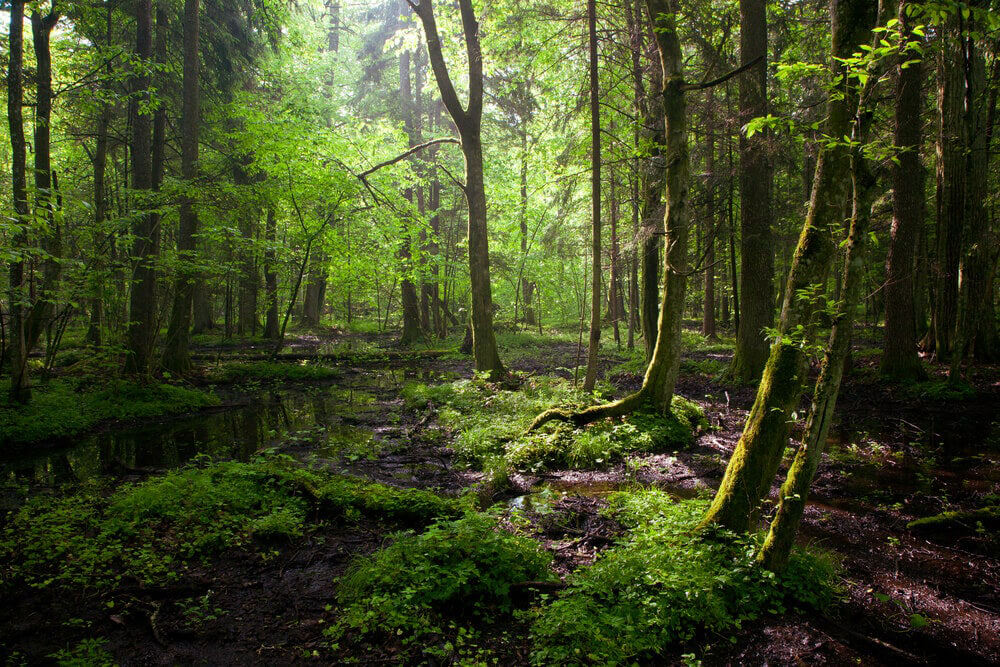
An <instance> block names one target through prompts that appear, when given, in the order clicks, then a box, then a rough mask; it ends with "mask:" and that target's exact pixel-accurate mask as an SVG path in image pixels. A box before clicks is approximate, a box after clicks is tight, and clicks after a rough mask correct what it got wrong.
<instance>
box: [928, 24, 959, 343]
mask: <svg viewBox="0 0 1000 667" xmlns="http://www.w3.org/2000/svg"><path fill="white" fill-rule="evenodd" d="M960 22H961V19H960V18H959V16H958V14H957V12H956V14H955V15H953V16H952V17H951V18H949V19H948V22H947V24H946V26H944V28H943V30H942V34H941V41H942V44H941V49H940V51H941V55H940V59H939V62H938V112H939V118H938V145H937V158H938V159H937V163H938V167H937V168H938V174H937V178H938V194H937V196H938V202H937V205H938V210H937V227H938V236H937V248H936V253H935V254H936V262H935V267H934V270H935V276H934V283H935V289H934V314H933V318H932V319H933V328H934V335H933V350H934V354H935V356H936V357H937V358H938V359H940V360H947V359H949V358H950V356H949V355H950V354H951V352H952V348H953V338H954V335H955V325H956V323H957V321H958V272H959V262H960V261H961V257H962V242H963V239H962V236H963V233H964V229H965V200H966V196H967V192H966V176H967V173H966V168H965V149H966V139H967V136H968V134H967V128H966V120H967V118H966V116H965V113H964V111H963V107H964V106H965V90H964V89H965V77H964V75H963V72H962V64H963V62H964V61H965V48H964V43H965V40H964V39H963V37H962V34H961V32H962V31H961V26H960Z"/></svg>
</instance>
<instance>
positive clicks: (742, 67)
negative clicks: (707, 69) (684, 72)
mask: <svg viewBox="0 0 1000 667" xmlns="http://www.w3.org/2000/svg"><path fill="white" fill-rule="evenodd" d="M763 60H764V56H758V57H756V58H754V59H753V60H751V61H750V62H748V63H746V64H745V65H740V66H739V67H737V68H736V69H734V70H733V71H731V72H729V73H728V74H723V75H722V76H720V77H719V78H718V79H712V80H711V81H705V82H703V83H685V84H684V85H683V86H681V90H705V89H706V88H711V87H712V86H717V85H719V84H720V83H725V82H726V81H729V80H730V79H732V78H733V77H734V76H739V75H740V74H742V73H743V72H746V71H747V70H749V69H753V68H754V67H756V66H757V65H759V64H760V63H761V62H762V61H763Z"/></svg>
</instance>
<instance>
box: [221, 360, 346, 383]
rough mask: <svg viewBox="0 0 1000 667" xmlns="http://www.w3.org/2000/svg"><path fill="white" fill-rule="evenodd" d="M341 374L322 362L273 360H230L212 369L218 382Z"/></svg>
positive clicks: (300, 380)
mask: <svg viewBox="0 0 1000 667" xmlns="http://www.w3.org/2000/svg"><path fill="white" fill-rule="evenodd" d="M339 375H340V372H339V371H338V370H337V369H336V368H332V367H330V366H323V365H321V364H309V363H287V362H272V361H254V362H230V363H225V364H222V365H221V366H219V367H217V368H213V369H212V370H211V371H210V378H211V379H212V380H214V381H216V382H243V381H246V380H284V381H292V382H296V381H299V382H303V381H309V380H327V379H330V378H334V377H338V376H339Z"/></svg>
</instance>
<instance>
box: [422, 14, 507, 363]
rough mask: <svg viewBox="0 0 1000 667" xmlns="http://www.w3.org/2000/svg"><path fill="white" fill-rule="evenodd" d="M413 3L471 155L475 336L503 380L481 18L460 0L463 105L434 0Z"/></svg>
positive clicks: (479, 355)
mask: <svg viewBox="0 0 1000 667" xmlns="http://www.w3.org/2000/svg"><path fill="white" fill-rule="evenodd" d="M408 2H409V4H410V7H412V8H413V10H414V11H415V12H416V14H417V16H418V17H419V18H420V21H421V23H422V24H423V26H424V32H425V34H426V36H427V52H428V54H429V57H430V61H431V67H432V69H433V70H434V78H435V79H436V80H437V82H438V88H439V89H440V91H441V99H442V101H443V102H444V105H445V108H447V109H448V113H449V114H450V115H451V117H452V120H453V121H454V122H455V126H456V127H457V128H458V132H459V135H460V136H461V138H462V153H463V154H464V155H465V186H464V191H465V197H466V200H467V201H468V204H469V230H468V232H469V276H470V282H471V287H472V290H471V291H472V331H473V334H472V336H473V352H474V356H475V361H476V370H477V371H480V372H483V373H486V374H488V376H489V377H490V378H491V379H502V378H504V377H506V376H507V370H506V369H505V368H504V366H503V363H502V362H501V361H500V352H499V350H498V349H497V343H496V337H495V335H494V333H493V297H492V293H491V287H490V256H489V238H488V236H487V231H486V229H487V228H486V188H485V183H484V181H483V146H482V136H481V135H482V115H483V58H482V51H481V48H480V43H479V23H478V21H476V15H475V12H474V10H473V8H472V0H459V10H460V12H461V15H462V28H463V32H464V34H465V48H466V55H467V57H468V62H469V103H468V107H467V108H463V107H462V104H461V102H460V101H459V99H458V94H457V93H456V92H455V87H454V85H453V84H452V81H451V77H450V75H449V74H448V67H447V65H446V64H445V60H444V53H443V52H442V48H441V38H440V36H439V35H438V28H437V22H436V20H435V18H434V8H433V6H432V0H420V3H419V4H416V3H414V2H412V1H411V0H408Z"/></svg>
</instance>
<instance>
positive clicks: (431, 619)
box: [327, 513, 552, 645]
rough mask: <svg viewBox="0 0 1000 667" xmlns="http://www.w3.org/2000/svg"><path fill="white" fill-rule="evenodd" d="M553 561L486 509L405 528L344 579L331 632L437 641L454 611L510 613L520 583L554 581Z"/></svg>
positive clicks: (482, 616) (491, 616) (481, 615)
mask: <svg viewBox="0 0 1000 667" xmlns="http://www.w3.org/2000/svg"><path fill="white" fill-rule="evenodd" d="M551 559H552V558H551V556H550V555H549V554H548V553H547V552H545V551H544V550H542V548H541V547H540V545H539V544H538V543H537V542H535V541H534V540H531V539H529V538H526V537H519V536H516V535H512V534H510V533H508V532H505V531H503V530H501V529H499V528H498V527H497V525H496V520H495V519H493V518H491V517H489V516H487V515H484V514H476V513H470V514H467V515H466V516H464V517H462V518H460V519H457V520H453V521H441V522H438V523H436V524H434V525H432V526H431V527H430V528H428V529H427V530H426V531H425V532H423V533H420V534H414V533H398V534H396V535H395V541H394V542H393V543H392V544H391V545H390V546H389V547H387V548H385V549H383V550H381V551H379V552H377V553H376V554H374V555H372V556H370V557H365V558H361V559H359V560H357V561H355V563H354V564H353V565H352V566H351V569H350V570H349V571H348V573H347V574H346V575H345V576H344V577H343V578H342V579H341V581H340V584H339V587H338V590H337V601H338V603H339V605H340V612H341V613H340V616H339V620H338V621H337V623H336V624H335V625H333V626H331V627H330V629H329V630H328V631H327V634H328V636H330V637H331V638H332V639H334V640H339V639H340V638H341V637H343V636H344V635H345V633H347V632H348V631H354V632H357V633H359V634H361V635H382V636H385V635H388V636H393V635H395V636H398V637H400V638H401V639H402V642H403V643H404V644H406V645H408V644H412V643H414V642H415V641H416V640H420V643H421V644H430V643H432V641H431V639H430V638H429V636H432V635H442V634H444V633H446V632H448V626H447V622H446V621H445V617H446V616H447V617H451V618H454V617H455V616H460V617H466V618H470V619H471V618H477V619H479V620H483V621H486V622H490V621H495V620H497V619H498V618H500V617H503V616H505V615H507V614H509V613H510V612H511V611H512V608H513V603H512V601H511V588H512V586H513V585H515V584H518V583H524V582H527V581H539V580H546V579H550V578H551V577H552V574H551V573H550V572H549V570H548V566H549V563H550V562H551Z"/></svg>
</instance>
